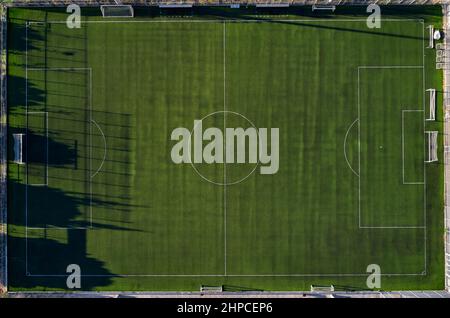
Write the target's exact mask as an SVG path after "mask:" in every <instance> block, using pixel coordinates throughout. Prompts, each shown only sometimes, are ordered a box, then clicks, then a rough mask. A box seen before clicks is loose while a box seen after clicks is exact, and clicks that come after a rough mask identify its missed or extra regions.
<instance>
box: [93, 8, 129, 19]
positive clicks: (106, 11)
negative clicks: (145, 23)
mask: <svg viewBox="0 0 450 318" xmlns="http://www.w3.org/2000/svg"><path fill="white" fill-rule="evenodd" d="M100 10H101V11H102V16H103V17H104V18H133V17H134V9H133V7H132V6H131V5H101V6H100Z"/></svg>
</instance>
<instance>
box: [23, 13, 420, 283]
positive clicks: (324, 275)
mask: <svg viewBox="0 0 450 318" xmlns="http://www.w3.org/2000/svg"><path fill="white" fill-rule="evenodd" d="M224 21H228V22H241V23H258V22H325V21H326V22H366V19H335V20H329V19H313V20H308V19H304V20H302V19H287V20H251V21H249V20H166V21H164V20H163V21H136V20H128V21H123V20H122V21H113V20H109V21H83V23H192V22H194V23H196V22H198V23H222V22H224ZM383 21H392V22H394V21H395V22H408V21H415V22H421V23H423V21H424V20H423V19H383ZM45 23H47V24H53V23H54V24H65V23H66V21H65V20H64V21H46V22H45ZM45 23H44V22H39V21H28V22H26V43H27V44H26V56H27V57H26V61H27V62H26V70H28V33H27V29H28V24H40V25H43V24H45ZM375 67H376V66H362V67H358V118H357V120H358V135H359V137H358V149H359V151H358V153H359V154H358V166H359V171H361V133H360V105H359V103H360V92H359V68H375ZM379 68H422V69H423V68H424V63H423V65H422V66H381V67H379ZM67 69H73V68H61V70H67ZM33 70H34V69H33ZM26 74H27V73H26ZM91 78H92V71H91ZM26 79H28V77H27V75H26ZM90 85H91V91H92V80H91V83H90ZM26 91H27V90H26ZM90 94H91V98H92V92H90ZM26 95H27V94H26ZM26 98H27V96H26ZM26 107H28V103H26ZM91 107H92V102H91ZM91 112H92V109H91ZM91 120H92V115H91ZM360 180H361V178H359V196H360V193H361V189H360V188H361V187H360V184H361V181H360ZM25 195H26V196H27V191H26V192H25ZM360 204H361V203H360V200H359V210H360V206H361V205H360ZM91 209H92V184H91ZM25 210H26V214H27V208H26V209H25ZM91 211H92V210H91ZM359 213H360V211H359ZM26 218H27V217H26ZM26 222H27V221H26ZM91 225H92V212H91ZM363 228H366V227H363ZM388 228H390V227H388ZM401 228H404V227H401ZM407 228H411V227H407ZM56 229H66V228H56ZM68 229H75V228H68ZM80 229H81V228H80ZM83 229H84V228H83ZM27 230H28V227H27V226H26V232H27ZM425 247H426V245H425ZM26 251H27V252H26V275H27V276H34V277H67V275H37V274H34V275H32V274H30V273H29V272H28V240H27V239H26ZM425 259H426V257H425ZM380 275H381V276H424V275H426V274H425V272H422V273H419V274H416V273H412V274H408V273H406V274H397V273H393V274H390V273H382V274H380ZM81 276H83V277H225V275H223V274H211V275H208V274H206V275H187V274H186V275H185V274H180V275H178V274H173V275H172V274H154V275H153V274H149V275H146V274H121V275H119V274H118V275H114V274H111V275H108V274H105V275H89V274H82V275H81ZM226 276H227V277H302V276H306V277H321V276H322V277H347V276H367V273H361V274H334V273H333V274H260V275H245V274H242V275H230V274H227V275H226Z"/></svg>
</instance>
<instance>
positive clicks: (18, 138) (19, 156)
mask: <svg viewBox="0 0 450 318" xmlns="http://www.w3.org/2000/svg"><path fill="white" fill-rule="evenodd" d="M23 136H24V134H13V141H14V147H13V148H14V160H13V161H14V163H17V164H20V165H23V164H24V161H23Z"/></svg>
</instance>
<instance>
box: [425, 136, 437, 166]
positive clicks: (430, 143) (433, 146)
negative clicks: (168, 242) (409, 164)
mask: <svg viewBox="0 0 450 318" xmlns="http://www.w3.org/2000/svg"><path fill="white" fill-rule="evenodd" d="M425 135H426V136H427V139H426V142H427V149H428V157H427V158H426V160H425V162H436V161H438V155H437V149H438V144H437V136H438V132H437V131H426V132H425Z"/></svg>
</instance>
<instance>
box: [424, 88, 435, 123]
mask: <svg viewBox="0 0 450 318" xmlns="http://www.w3.org/2000/svg"><path fill="white" fill-rule="evenodd" d="M427 93H428V94H429V96H430V98H429V105H430V110H429V113H428V117H427V119H426V120H428V121H432V120H436V89H434V88H429V89H427Z"/></svg>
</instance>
